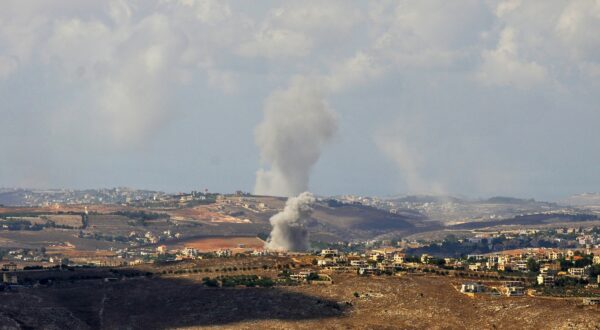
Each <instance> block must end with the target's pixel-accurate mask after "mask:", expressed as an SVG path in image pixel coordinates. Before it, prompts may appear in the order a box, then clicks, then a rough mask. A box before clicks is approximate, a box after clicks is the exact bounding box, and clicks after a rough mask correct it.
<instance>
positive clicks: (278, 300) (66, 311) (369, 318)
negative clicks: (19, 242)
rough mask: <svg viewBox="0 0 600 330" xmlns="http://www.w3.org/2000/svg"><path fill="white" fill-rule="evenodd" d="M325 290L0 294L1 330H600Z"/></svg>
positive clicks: (594, 316) (371, 284) (163, 286)
mask: <svg viewBox="0 0 600 330" xmlns="http://www.w3.org/2000/svg"><path fill="white" fill-rule="evenodd" d="M334 280H335V283H334V284H333V285H329V286H310V285H302V286H296V287H279V288H270V289H265V288H230V289H224V288H217V289H215V288H206V287H203V286H201V285H200V284H199V278H195V277H193V276H192V277H190V276H186V277H180V278H161V279H158V278H154V279H136V280H129V281H119V282H115V283H103V282H100V281H81V282H79V283H65V284H60V285H56V286H54V287H49V288H37V289H21V291H20V292H3V293H1V294H0V324H1V325H2V328H4V329H26V328H45V329H89V328H92V329H97V328H103V329H118V328H120V329H166V328H206V327H214V328H223V329H230V328H231V329H282V328H283V329H285V328H290V329H294V328H297V329H315V328H319V329H350V328H352V329H355V328H359V329H360V328H362V329H541V328H546V329H548V328H550V329H600V308H597V307H585V306H582V304H581V301H580V300H565V299H549V298H533V297H520V298H507V297H491V296H481V297H476V298H470V297H468V296H465V295H463V294H461V293H459V292H458V291H457V290H456V289H455V288H454V286H453V284H458V283H459V282H457V280H456V279H454V278H447V277H440V276H423V275H420V276H417V275H406V276H404V277H396V276H389V277H357V276H355V275H351V274H348V275H336V276H334Z"/></svg>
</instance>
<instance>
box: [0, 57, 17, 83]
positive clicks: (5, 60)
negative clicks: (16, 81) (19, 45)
mask: <svg viewBox="0 0 600 330" xmlns="http://www.w3.org/2000/svg"><path fill="white" fill-rule="evenodd" d="M17 67H18V63H17V61H16V60H15V59H14V58H12V57H10V56H2V55H0V79H4V78H7V77H8V76H10V75H11V74H12V73H13V72H14V71H16V70H17Z"/></svg>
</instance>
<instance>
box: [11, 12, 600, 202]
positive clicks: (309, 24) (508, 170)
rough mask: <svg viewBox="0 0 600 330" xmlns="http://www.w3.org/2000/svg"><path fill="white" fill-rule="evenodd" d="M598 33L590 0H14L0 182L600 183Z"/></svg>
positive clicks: (321, 190) (572, 186)
mask: <svg viewBox="0 0 600 330" xmlns="http://www.w3.org/2000/svg"><path fill="white" fill-rule="evenodd" d="M599 31H600V1H592V0H589V1H586V0H580V1H579V0H578V1H553V0H540V1H529V0H528V1H524V0H523V1H519V0H507V1H475V0H473V1H446V0H420V1H333V0H332V1H287V2H286V1H283V2H281V1H254V2H250V1H225V0H158V1H150V0H144V1H141V0H132V1H106V2H104V1H78V0H56V1H42V0H40V1H34V0H31V1H21V0H5V1H2V3H1V4H0V100H1V102H0V154H1V155H2V157H0V186H4V187H10V186H19V187H67V188H89V187H112V186H131V187H136V188H150V189H160V190H165V191H171V192H176V191H186V190H191V189H204V188H208V189H210V190H212V191H233V190H237V189H242V190H245V191H253V190H255V189H256V190H258V191H262V190H265V189H267V191H268V189H271V188H264V187H265V186H264V185H267V186H268V185H273V184H274V183H273V180H275V181H276V180H278V179H277V176H278V175H280V174H281V173H283V174H281V175H287V174H289V173H292V174H293V175H296V174H297V175H299V176H300V177H301V178H300V182H291V183H290V182H288V184H291V185H294V187H295V189H296V190H298V189H303V188H305V187H308V188H309V189H310V190H311V191H313V192H315V193H317V194H345V193H349V194H370V195H391V194H404V193H448V194H462V195H466V196H470V197H485V196H493V195H513V196H520V197H535V198H539V199H558V198H561V197H563V196H567V195H569V194H573V193H580V192H586V191H598V190H600V142H599V141H600V33H599ZM282 123H283V124H282ZM289 132H291V133H290V134H292V137H291V138H289V139H288V135H286V134H288V133H289ZM304 137H306V140H304ZM279 141H284V142H285V143H284V142H281V143H280V142H279ZM286 141H287V142H286ZM290 141H291V142H290ZM288 142H290V143H288ZM304 142H305V143H306V145H307V146H308V147H305V145H304ZM278 152H279V153H281V152H287V153H289V155H299V156H297V158H294V157H292V158H289V159H287V158H286V159H284V160H282V159H281V156H280V155H279V154H277V153H278ZM284 158H285V157H284ZM286 162H287V163H286ZM298 162H300V163H302V164H304V165H302V166H303V167H304V168H303V169H300V170H299V172H298V171H297V170H298V169H296V168H293V167H294V166H295V164H297V163H298ZM278 164H279V165H278ZM281 164H287V165H281ZM278 166H282V167H285V166H288V167H290V166H291V167H292V169H291V170H290V171H287V169H286V168H284V169H278V168H277V167H278ZM273 168H275V170H274V169H273ZM278 171H279V172H281V173H279V172H278ZM286 173H287V174H286ZM304 176H306V178H305V177H304ZM257 177H258V179H257ZM261 180H263V181H264V180H266V181H265V182H266V183H264V182H263V183H261V182H262V181H261ZM269 180H270V181H269ZM273 189H275V190H273ZM281 189H284V188H281ZM271 191H275V192H278V191H277V189H276V188H272V190H271Z"/></svg>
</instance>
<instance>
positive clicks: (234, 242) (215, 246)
mask: <svg viewBox="0 0 600 330" xmlns="http://www.w3.org/2000/svg"><path fill="white" fill-rule="evenodd" d="M264 245H265V242H264V241H263V240H261V239H260V238H258V237H247V236H231V237H203V238H196V239H190V240H184V241H182V242H178V243H177V244H174V245H173V246H172V247H176V248H183V247H190V248H194V249H198V250H199V251H202V252H210V251H216V250H219V249H234V248H247V249H262V248H263V247H264ZM170 247H171V246H170Z"/></svg>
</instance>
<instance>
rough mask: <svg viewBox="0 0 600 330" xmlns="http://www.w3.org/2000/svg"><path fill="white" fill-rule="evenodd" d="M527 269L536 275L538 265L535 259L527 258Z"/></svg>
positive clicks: (538, 268)
mask: <svg viewBox="0 0 600 330" xmlns="http://www.w3.org/2000/svg"><path fill="white" fill-rule="evenodd" d="M527 269H528V270H529V271H530V272H532V273H536V272H538V271H539V270H540V264H539V263H538V262H537V261H535V259H533V258H529V259H527Z"/></svg>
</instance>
